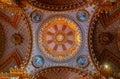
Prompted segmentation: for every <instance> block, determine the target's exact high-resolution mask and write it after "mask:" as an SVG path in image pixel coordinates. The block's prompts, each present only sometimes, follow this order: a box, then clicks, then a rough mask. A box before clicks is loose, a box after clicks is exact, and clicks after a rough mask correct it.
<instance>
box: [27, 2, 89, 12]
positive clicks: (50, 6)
mask: <svg viewBox="0 0 120 79" xmlns="http://www.w3.org/2000/svg"><path fill="white" fill-rule="evenodd" d="M28 2H29V3H30V4H32V5H34V6H36V7H39V8H41V9H45V10H53V11H64V10H71V9H75V8H79V7H81V6H84V5H86V4H87V1H86V0H28Z"/></svg>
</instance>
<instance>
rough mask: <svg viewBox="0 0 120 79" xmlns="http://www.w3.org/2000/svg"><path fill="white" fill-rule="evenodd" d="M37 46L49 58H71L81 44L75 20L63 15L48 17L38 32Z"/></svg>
mask: <svg viewBox="0 0 120 79" xmlns="http://www.w3.org/2000/svg"><path fill="white" fill-rule="evenodd" d="M38 38H39V47H40V49H41V50H42V52H43V53H44V54H45V55H46V56H47V57H48V58H50V59H52V60H55V61H62V60H66V59H70V58H72V57H73V56H74V55H75V54H76V53H77V51H78V50H79V48H80V46H81V38H82V35H81V30H80V28H79V27H78V26H77V24H76V23H75V22H73V21H72V20H70V19H67V18H64V17H57V18H52V19H49V22H46V23H45V24H44V25H42V27H41V28H40V30H39V32H38Z"/></svg>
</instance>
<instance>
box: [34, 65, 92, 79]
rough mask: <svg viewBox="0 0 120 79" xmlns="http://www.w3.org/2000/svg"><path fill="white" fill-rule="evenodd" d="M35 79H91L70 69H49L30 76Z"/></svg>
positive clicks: (74, 69)
mask: <svg viewBox="0 0 120 79" xmlns="http://www.w3.org/2000/svg"><path fill="white" fill-rule="evenodd" d="M32 77H33V78H36V79H87V78H89V79H93V78H92V76H91V75H90V74H88V73H87V72H85V71H81V70H79V69H76V68H71V67H62V66H56V67H49V68H45V69H43V70H41V71H38V72H36V73H35V74H33V75H32Z"/></svg>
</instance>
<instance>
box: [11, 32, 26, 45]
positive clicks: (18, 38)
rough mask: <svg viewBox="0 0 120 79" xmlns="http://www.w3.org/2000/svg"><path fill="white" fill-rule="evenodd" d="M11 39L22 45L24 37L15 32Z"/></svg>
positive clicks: (14, 42) (15, 43)
mask: <svg viewBox="0 0 120 79" xmlns="http://www.w3.org/2000/svg"><path fill="white" fill-rule="evenodd" d="M11 40H12V43H13V44H14V45H20V44H21V43H23V40H24V39H23V37H22V36H21V35H20V34H17V33H15V34H13V35H12V38H11Z"/></svg>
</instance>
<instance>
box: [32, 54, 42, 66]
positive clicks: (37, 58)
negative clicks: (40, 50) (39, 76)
mask: <svg viewBox="0 0 120 79" xmlns="http://www.w3.org/2000/svg"><path fill="white" fill-rule="evenodd" d="M32 63H33V65H34V67H37V68H38V67H41V66H43V64H44V60H43V58H42V56H39V55H36V56H34V57H33V59H32Z"/></svg>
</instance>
